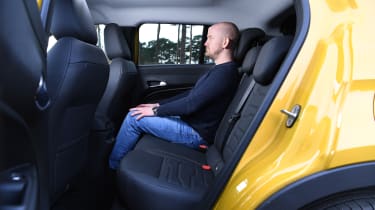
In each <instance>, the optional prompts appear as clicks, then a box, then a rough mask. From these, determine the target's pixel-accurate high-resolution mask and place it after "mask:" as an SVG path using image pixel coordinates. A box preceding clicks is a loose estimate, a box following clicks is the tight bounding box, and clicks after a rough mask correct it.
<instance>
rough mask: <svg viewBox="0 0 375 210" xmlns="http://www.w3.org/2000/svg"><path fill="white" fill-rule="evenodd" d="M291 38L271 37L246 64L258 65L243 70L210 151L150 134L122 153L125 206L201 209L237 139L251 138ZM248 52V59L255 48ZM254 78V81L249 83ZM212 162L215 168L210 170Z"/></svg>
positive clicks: (120, 173) (236, 147)
mask: <svg viewBox="0 0 375 210" xmlns="http://www.w3.org/2000/svg"><path fill="white" fill-rule="evenodd" d="M291 41H292V39H291V37H277V38H273V39H271V40H269V41H268V42H267V43H266V44H265V45H264V46H263V47H262V49H261V50H260V52H259V55H258V57H257V59H256V63H255V65H253V64H252V63H246V64H245V66H244V67H245V68H248V67H249V68H251V67H252V66H254V70H253V71H252V69H247V70H246V71H245V74H244V77H246V78H244V79H243V80H242V82H241V84H240V86H241V87H239V89H238V92H237V94H236V96H235V98H234V99H233V101H232V103H231V105H230V106H229V108H228V110H227V113H226V114H225V116H224V118H223V120H222V122H221V124H220V127H219V129H218V132H217V134H216V137H215V142H214V144H213V145H211V146H209V148H208V150H207V152H206V153H199V152H198V151H194V150H191V149H190V148H187V147H183V146H181V145H175V144H171V143H168V142H164V143H162V144H163V145H162V144H159V145H156V144H157V142H159V143H160V142H161V140H159V141H157V138H155V137H151V136H148V137H147V138H148V139H149V140H148V142H152V141H153V140H154V141H153V144H148V145H149V146H147V145H145V144H143V145H142V146H139V145H137V146H136V148H135V149H134V150H133V151H130V152H129V153H128V154H127V155H126V156H125V157H124V158H123V159H122V161H121V164H120V167H119V170H118V184H119V186H118V189H119V192H120V198H121V200H122V201H123V202H124V203H126V204H127V207H129V208H130V209H200V208H199V207H200V206H201V205H202V203H201V202H202V201H204V198H205V196H207V195H208V194H209V192H210V188H213V187H214V186H216V185H218V184H219V183H220V180H221V179H222V176H223V171H225V170H229V169H228V168H230V167H231V166H230V165H229V163H230V162H232V159H233V157H234V155H235V154H236V153H237V151H239V145H247V144H246V142H243V141H247V139H245V138H243V135H244V132H245V131H246V130H247V129H248V127H249V126H250V125H251V122H252V120H253V118H254V116H255V114H256V113H257V112H258V109H259V108H260V106H261V104H262V102H263V99H264V97H265V96H266V94H267V91H268V89H269V87H270V85H271V84H272V80H273V78H274V76H275V75H276V74H277V72H278V69H279V67H280V65H281V62H282V61H283V58H284V56H285V54H286V53H287V51H288V49H289V46H290V44H291ZM245 56H246V58H245V60H246V59H248V58H247V57H248V56H250V57H251V56H252V53H248V54H246V55H245ZM252 83H253V84H254V86H252V85H250V84H252ZM248 87H252V91H250V92H249V95H247V94H245V92H246V90H247V89H248ZM243 95H245V96H246V98H245V99H246V100H245V103H244V106H243V108H242V109H241V113H240V116H239V118H238V119H237V121H235V123H234V124H233V125H232V126H230V125H229V124H231V123H230V120H229V119H230V118H231V116H232V115H233V113H234V110H236V107H237V106H238V104H240V103H239V101H240V100H241V99H242V96H243ZM227 132H229V133H228V134H229V135H227V134H226V133H227ZM144 140H145V139H144V138H142V139H141V140H140V141H139V143H141V144H142V142H144ZM247 143H248V142H247ZM168 145H170V146H168ZM179 146H180V147H179ZM177 147H179V148H177ZM208 166H210V167H211V170H207V168H208ZM145 200H146V201H147V202H144V201H145Z"/></svg>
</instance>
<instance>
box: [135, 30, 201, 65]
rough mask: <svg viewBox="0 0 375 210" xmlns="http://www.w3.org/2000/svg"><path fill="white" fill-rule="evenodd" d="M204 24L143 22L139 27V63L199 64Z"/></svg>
mask: <svg viewBox="0 0 375 210" xmlns="http://www.w3.org/2000/svg"><path fill="white" fill-rule="evenodd" d="M203 28H204V27H203V25H186V24H143V25H142V26H141V27H140V28H139V64H140V65H142V64H143V65H144V64H198V63H199V57H200V56H201V53H204V52H201V46H202V35H203Z"/></svg>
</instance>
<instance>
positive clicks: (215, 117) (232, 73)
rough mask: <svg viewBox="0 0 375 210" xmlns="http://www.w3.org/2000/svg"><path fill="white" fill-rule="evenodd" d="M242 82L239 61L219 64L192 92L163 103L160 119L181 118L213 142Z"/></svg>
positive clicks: (197, 83) (200, 80)
mask: <svg viewBox="0 0 375 210" xmlns="http://www.w3.org/2000/svg"><path fill="white" fill-rule="evenodd" d="M238 80H239V76H238V71H237V64H236V63H235V62H227V63H223V64H219V65H215V66H214V67H212V68H211V69H210V70H209V71H208V72H207V73H205V74H204V75H202V76H201V77H200V78H199V80H198V81H197V82H196V84H195V86H194V87H193V88H192V89H191V90H189V91H186V92H184V93H182V94H179V95H177V96H175V97H172V98H170V99H166V100H163V101H161V102H159V104H160V107H159V108H158V116H180V117H181V119H182V120H183V121H185V122H186V123H188V124H189V125H190V126H191V127H192V128H194V130H196V131H197V132H198V133H199V134H200V136H201V137H202V138H203V139H204V140H206V141H207V142H209V143H212V142H213V140H214V138H215V133H216V130H217V128H218V126H219V124H220V121H221V119H222V117H223V115H224V113H225V111H226V109H227V107H228V105H229V103H230V101H231V100H232V98H233V96H234V93H235V91H236V89H237V85H238Z"/></svg>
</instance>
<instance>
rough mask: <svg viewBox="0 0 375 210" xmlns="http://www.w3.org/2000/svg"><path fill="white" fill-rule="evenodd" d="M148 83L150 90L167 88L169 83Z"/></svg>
mask: <svg viewBox="0 0 375 210" xmlns="http://www.w3.org/2000/svg"><path fill="white" fill-rule="evenodd" d="M147 83H148V86H149V87H150V88H156V87H164V86H167V82H166V81H148V82H147Z"/></svg>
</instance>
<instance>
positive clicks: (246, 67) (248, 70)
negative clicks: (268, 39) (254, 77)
mask: <svg viewBox="0 0 375 210" xmlns="http://www.w3.org/2000/svg"><path fill="white" fill-rule="evenodd" d="M259 51H260V46H256V47H253V48H251V49H250V50H249V51H248V52H247V53H246V55H245V58H244V59H243V62H242V66H241V67H240V68H239V69H238V70H239V72H240V73H245V74H249V75H250V74H252V73H253V69H254V66H255V62H256V60H257V57H258V54H259Z"/></svg>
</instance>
